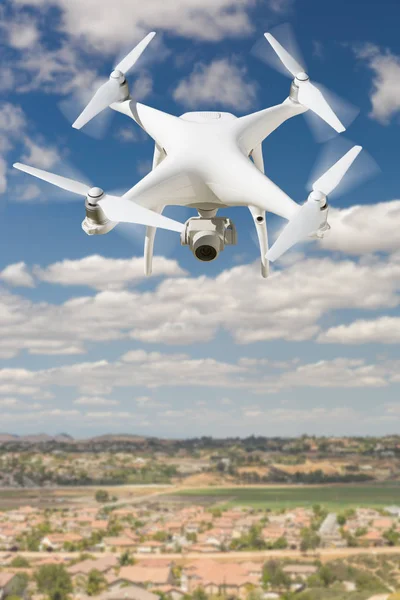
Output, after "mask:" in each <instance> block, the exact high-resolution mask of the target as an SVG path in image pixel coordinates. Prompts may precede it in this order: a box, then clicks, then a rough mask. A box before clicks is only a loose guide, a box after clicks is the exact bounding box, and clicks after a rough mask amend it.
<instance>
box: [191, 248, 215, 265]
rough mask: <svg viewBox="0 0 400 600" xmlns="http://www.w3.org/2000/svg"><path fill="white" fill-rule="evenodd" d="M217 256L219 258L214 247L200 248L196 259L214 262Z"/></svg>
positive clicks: (197, 250)
mask: <svg viewBox="0 0 400 600" xmlns="http://www.w3.org/2000/svg"><path fill="white" fill-rule="evenodd" d="M216 256H217V251H216V249H215V248H213V247H212V246H199V247H198V248H197V249H196V257H197V258H198V259H199V260H203V261H209V260H214V258H215V257H216Z"/></svg>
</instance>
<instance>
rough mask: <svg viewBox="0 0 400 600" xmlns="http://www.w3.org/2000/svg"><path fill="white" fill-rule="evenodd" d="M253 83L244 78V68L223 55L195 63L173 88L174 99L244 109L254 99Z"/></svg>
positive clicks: (200, 104) (193, 105)
mask: <svg viewBox="0 0 400 600" xmlns="http://www.w3.org/2000/svg"><path fill="white" fill-rule="evenodd" d="M256 90H257V87H256V84H255V83H252V82H249V81H246V69H245V68H244V67H239V66H238V65H237V64H235V63H233V62H230V61H229V60H227V59H219V60H214V61H213V62H211V63H209V64H208V65H205V64H202V63H199V64H197V65H196V66H195V68H194V70H193V72H192V73H191V75H189V77H188V78H187V79H184V80H182V81H181V82H180V83H179V85H178V86H177V88H176V89H175V90H174V93H173V96H174V98H175V100H177V101H179V102H181V103H182V104H184V105H185V106H188V107H190V108H201V107H202V106H204V105H210V104H216V103H217V104H223V105H224V106H227V107H230V108H238V109H240V110H245V109H248V108H250V107H251V106H252V105H253V104H254V102H255V100H256V95H257V93H256Z"/></svg>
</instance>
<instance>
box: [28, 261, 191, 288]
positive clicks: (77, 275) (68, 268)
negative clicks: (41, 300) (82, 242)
mask: <svg viewBox="0 0 400 600" xmlns="http://www.w3.org/2000/svg"><path fill="white" fill-rule="evenodd" d="M34 272H35V275H36V276H37V277H38V279H40V280H41V281H46V282H47V283H57V284H59V285H66V286H69V285H80V286H87V287H91V288H94V289H97V290H121V289H123V288H125V287H127V286H129V285H132V284H133V285H134V284H136V283H138V282H140V281H141V280H143V279H144V278H145V275H144V272H143V259H142V258H130V259H124V258H120V259H116V258H105V257H104V256H99V255H97V254H94V255H91V256H87V257H85V258H82V259H80V260H68V259H65V260H63V261H61V262H57V263H53V264H52V265H49V266H48V267H46V268H39V267H37V268H35V270H34ZM154 274H155V275H164V276H169V277H174V276H179V275H185V274H186V272H185V271H184V270H183V269H181V267H180V266H179V265H178V263H177V262H176V261H175V260H170V259H167V258H164V257H163V256H156V257H155V258H154Z"/></svg>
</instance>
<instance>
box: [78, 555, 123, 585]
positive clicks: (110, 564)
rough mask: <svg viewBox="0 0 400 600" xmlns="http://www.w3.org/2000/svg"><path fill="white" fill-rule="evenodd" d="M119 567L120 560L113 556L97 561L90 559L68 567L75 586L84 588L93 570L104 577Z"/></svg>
mask: <svg viewBox="0 0 400 600" xmlns="http://www.w3.org/2000/svg"><path fill="white" fill-rule="evenodd" d="M118 566H119V563H118V558H117V557H116V556H115V555H112V554H111V555H108V556H104V557H101V558H98V559H97V560H91V559H89V560H84V561H82V562H79V563H77V564H75V565H72V566H71V567H68V572H69V574H70V575H71V578H72V581H73V583H74V586H76V587H79V588H83V587H85V586H86V582H87V578H88V575H89V573H90V571H92V570H93V569H96V571H99V572H100V573H102V574H103V575H104V574H106V573H109V572H111V571H112V569H114V568H115V567H118Z"/></svg>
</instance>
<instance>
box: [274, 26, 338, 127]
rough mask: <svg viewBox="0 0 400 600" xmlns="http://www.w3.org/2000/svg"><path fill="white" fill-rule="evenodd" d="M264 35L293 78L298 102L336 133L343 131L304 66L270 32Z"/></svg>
mask: <svg viewBox="0 0 400 600" xmlns="http://www.w3.org/2000/svg"><path fill="white" fill-rule="evenodd" d="M264 36H265V38H266V39H267V41H268V42H269V43H270V45H271V47H272V48H273V49H274V51H275V52H276V54H277V55H278V57H279V58H280V60H281V61H282V64H283V65H284V66H285V67H286V69H287V70H288V71H289V72H290V73H291V74H292V75H293V77H294V78H295V85H296V86H297V87H298V88H299V91H298V101H299V102H300V104H302V105H303V106H305V107H306V108H308V109H309V110H312V111H313V112H314V113H315V114H317V115H318V116H319V117H320V118H321V119H323V120H324V121H325V122H326V123H328V124H329V125H330V126H331V127H332V128H333V129H335V130H336V131H337V132H338V133H342V132H343V131H345V130H346V128H345V127H344V125H343V123H341V121H340V120H339V119H338V117H337V116H336V114H335V113H334V111H333V110H332V108H331V107H330V106H329V104H328V102H327V101H326V100H325V98H324V96H323V94H322V92H321V91H320V90H319V89H318V87H316V86H315V85H314V84H312V83H311V82H310V78H309V76H308V75H307V74H306V73H305V72H304V68H303V67H302V66H301V65H300V64H299V63H298V62H297V60H296V59H295V58H293V56H291V55H290V54H289V52H287V50H285V48H284V47H283V46H282V45H281V44H280V43H279V42H278V40H276V39H275V38H274V36H273V35H272V34H271V33H265V34H264Z"/></svg>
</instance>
